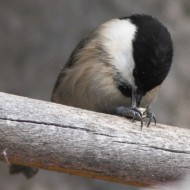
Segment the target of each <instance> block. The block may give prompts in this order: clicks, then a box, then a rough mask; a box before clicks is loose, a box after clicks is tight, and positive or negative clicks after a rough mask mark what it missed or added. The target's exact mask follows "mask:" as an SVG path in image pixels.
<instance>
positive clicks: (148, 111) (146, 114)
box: [143, 106, 156, 127]
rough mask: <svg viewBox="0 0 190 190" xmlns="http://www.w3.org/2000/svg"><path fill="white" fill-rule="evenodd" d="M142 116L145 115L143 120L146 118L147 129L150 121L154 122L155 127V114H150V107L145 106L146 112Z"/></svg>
mask: <svg viewBox="0 0 190 190" xmlns="http://www.w3.org/2000/svg"><path fill="white" fill-rule="evenodd" d="M143 115H145V117H144V118H148V123H147V127H149V125H150V123H151V122H152V121H154V123H155V125H156V117H155V114H153V113H152V112H151V107H150V106H147V107H146V110H145V111H144V112H143Z"/></svg>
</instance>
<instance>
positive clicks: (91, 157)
mask: <svg viewBox="0 0 190 190" xmlns="http://www.w3.org/2000/svg"><path fill="white" fill-rule="evenodd" d="M0 160H1V161H4V162H8V163H14V164H20V165H25V166H31V167H37V168H43V169H48V170H54V171H59V172H66V173H69V174H74V175H81V176H86V177H92V178H97V179H103V180H109V181H114V182H118V183H125V184H130V185H138V186H145V185H156V184H159V183H162V182H168V181H174V180H178V179H180V178H181V177H183V176H184V175H185V174H186V173H188V172H189V171H190V131H189V130H187V129H182V128H177V127H172V126H166V125H161V124H157V125H156V126H154V125H152V126H151V127H149V128H146V127H144V128H143V130H141V128H140V124H139V122H134V123H132V122H131V121H130V120H128V119H126V118H121V117H117V116H112V115H106V114H101V113H95V112H91V111H87V110H82V109H78V108H73V107H68V106H63V105H58V104H54V103H50V102H45V101H40V100H34V99H29V98H24V97H19V96H15V95H9V94H5V93H0Z"/></svg>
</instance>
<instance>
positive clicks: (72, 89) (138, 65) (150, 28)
mask: <svg viewBox="0 0 190 190" xmlns="http://www.w3.org/2000/svg"><path fill="white" fill-rule="evenodd" d="M172 59H173V43H172V39H171V35H170V33H169V31H168V29H167V28H166V27H165V26H164V25H163V24H162V23H161V22H160V21H159V20H158V19H156V18H154V17H152V16H150V15H145V14H134V15H130V16H127V17H122V18H115V19H111V20H109V21H106V22H104V23H102V24H101V25H100V26H98V27H97V28H96V29H95V30H94V31H92V32H90V33H89V34H88V35H87V36H86V37H84V38H83V39H82V40H81V41H80V42H79V43H78V45H77V46H76V48H75V49H74V50H73V51H72V53H71V55H70V57H69V58H68V60H67V62H66V63H65V65H64V66H63V69H62V70H61V72H60V74H59V75H58V78H57V81H56V83H55V86H54V88H53V92H52V96H51V101H52V102H54V103H58V104H63V105H68V106H73V107H78V108H82V109H86V110H91V111H95V112H101V113H105V114H112V115H118V116H122V117H126V118H132V119H133V120H138V121H140V122H141V129H142V127H143V119H144V118H146V119H148V124H147V126H149V125H150V123H151V122H152V121H154V122H155V123H156V119H155V115H154V114H153V113H152V111H151V103H152V102H153V101H154V100H155V98H156V96H157V94H158V92H159V90H160V87H161V85H162V83H163V81H164V80H165V78H166V77H167V75H168V73H169V71H170V68H171V64H172ZM140 107H144V108H146V110H145V112H144V113H141V111H140V110H139V108H140ZM37 171H38V169H35V168H29V167H26V166H18V165H11V166H10V173H12V174H15V173H23V174H24V175H25V176H26V177H27V178H31V177H33V176H34V175H35V174H36V173H37Z"/></svg>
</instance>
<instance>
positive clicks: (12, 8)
mask: <svg viewBox="0 0 190 190" xmlns="http://www.w3.org/2000/svg"><path fill="white" fill-rule="evenodd" d="M134 13H146V14H150V15H153V16H155V17H157V18H158V19H159V20H160V21H161V22H162V23H164V24H165V25H166V26H167V27H168V29H169V31H170V32H171V35H172V38H173V42H174V49H175V53H174V60H173V65H172V70H171V72H170V74H169V77H168V78H167V80H166V81H165V83H164V85H163V87H162V89H161V92H160V94H159V96H158V98H157V101H156V102H155V103H154V106H153V110H154V113H155V114H156V115H157V121H158V122H159V123H164V124H169V125H175V126H179V127H186V128H188V127H190V125H189V123H190V114H189V113H190V111H189V105H190V88H189V86H190V63H189V53H190V1H189V0H165V1H160V0H154V1H152V0H141V1H139V0H77V1H69V0H53V1H52V0H14V1H13V0H0V91H3V92H7V93H12V94H17V95H21V96H27V97H31V98H36V99H41V100H49V99H50V96H51V92H52V88H53V86H54V83H55V81H56V78H57V75H58V73H59V72H60V69H61V68H62V67H63V65H64V63H65V61H66V59H67V58H68V57H69V55H70V53H71V51H72V50H73V48H74V47H75V45H76V43H77V42H78V41H79V40H80V39H81V38H82V37H83V36H85V35H86V34H87V33H88V32H89V31H91V30H93V29H94V28H95V27H96V26H97V25H99V24H101V23H102V22H104V21H106V20H109V19H111V18H115V17H121V16H127V15H130V14H134ZM0 184H1V185H0V189H1V190H76V189H77V190H102V189H109V190H113V189H114V190H115V189H121V190H124V189H125V190H127V189H130V190H132V189H133V190H134V189H136V188H132V187H127V186H124V185H118V184H113V183H108V182H103V181H99V180H92V179H86V178H82V177H76V176H70V175H66V174H60V173H55V172H48V171H42V170H41V171H40V172H39V174H38V175H37V176H35V177H34V178H33V179H31V180H26V179H25V178H24V176H22V175H17V176H9V174H8V167H7V165H5V164H3V163H0Z"/></svg>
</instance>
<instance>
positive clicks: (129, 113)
mask: <svg viewBox="0 0 190 190" xmlns="http://www.w3.org/2000/svg"><path fill="white" fill-rule="evenodd" d="M116 114H117V115H119V116H122V117H131V118H132V119H133V121H134V120H138V121H140V122H141V129H142V127H143V121H142V113H141V112H140V111H139V110H138V109H137V108H135V107H127V108H126V107H118V108H116Z"/></svg>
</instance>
